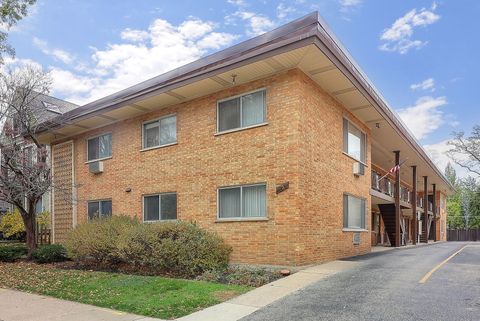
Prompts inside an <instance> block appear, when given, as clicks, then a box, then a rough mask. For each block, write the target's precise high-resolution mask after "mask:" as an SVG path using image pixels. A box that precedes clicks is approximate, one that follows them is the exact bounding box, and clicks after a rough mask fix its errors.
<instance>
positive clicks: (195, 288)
mask: <svg viewBox="0 0 480 321" xmlns="http://www.w3.org/2000/svg"><path fill="white" fill-rule="evenodd" d="M0 287H4V288H11V289H17V290H21V291H27V292H32V293H38V294H44V295H48V296H53V297H56V298H61V299H66V300H72V301H78V302H82V303H87V304H93V305H96V306H100V307H106V308H111V309H116V310H121V311H125V312H130V313H135V314H140V315H145V316H151V317H157V318H163V319H170V318H178V317H180V316H184V315H187V314H190V313H192V312H195V311H197V310H200V309H203V308H206V307H208V306H210V305H213V304H217V303H220V302H222V301H225V300H227V299H229V298H231V297H234V296H236V295H238V294H241V293H244V292H246V291H248V290H250V289H251V288H249V287H243V286H235V285H224V284H218V283H209V282H199V281H190V280H180V279H169V278H163V277H157V276H138V275H126V274H119V273H106V272H93V271H80V270H63V269H57V268H54V267H53V266H51V265H38V264H33V263H0Z"/></svg>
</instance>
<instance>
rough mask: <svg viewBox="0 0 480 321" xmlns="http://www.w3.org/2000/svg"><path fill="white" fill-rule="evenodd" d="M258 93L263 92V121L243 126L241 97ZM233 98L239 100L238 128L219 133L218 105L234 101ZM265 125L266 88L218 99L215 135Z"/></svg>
mask: <svg viewBox="0 0 480 321" xmlns="http://www.w3.org/2000/svg"><path fill="white" fill-rule="evenodd" d="M260 91H263V92H264V94H263V121H262V122H260V123H258V124H253V125H249V126H243V119H242V114H243V113H242V97H243V96H246V95H250V94H254V93H257V92H260ZM235 98H240V127H237V128H232V129H226V130H222V131H220V118H219V117H218V115H219V108H220V103H222V102H225V101H229V100H232V99H235ZM266 124H267V89H266V88H259V89H255V90H252V91H249V92H245V93H241V94H239V95H235V96H230V97H227V98H223V99H220V100H218V101H217V128H216V129H217V130H216V133H217V134H222V133H229V132H235V131H239V130H242V129H248V128H255V127H260V126H263V125H266Z"/></svg>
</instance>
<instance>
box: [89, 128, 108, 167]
mask: <svg viewBox="0 0 480 321" xmlns="http://www.w3.org/2000/svg"><path fill="white" fill-rule="evenodd" d="M107 135H110V144H111V145H112V146H110V152H111V154H110V156H107V157H102V158H97V159H88V141H90V140H92V139H94V138H98V137H102V136H107ZM86 142H87V144H86V147H87V150H86V154H87V161H86V162H85V164H88V163H91V162H96V161H100V160H104V159H108V158H112V155H113V134H112V132H111V131H109V132H104V133H102V134H99V135H95V136H90V137H87V138H86Z"/></svg>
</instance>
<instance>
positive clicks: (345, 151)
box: [342, 116, 368, 166]
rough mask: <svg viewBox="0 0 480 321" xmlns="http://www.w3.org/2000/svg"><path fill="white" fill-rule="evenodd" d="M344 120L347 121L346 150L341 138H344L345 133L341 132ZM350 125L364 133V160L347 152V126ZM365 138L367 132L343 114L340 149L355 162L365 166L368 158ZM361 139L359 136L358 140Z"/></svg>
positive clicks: (366, 137)
mask: <svg viewBox="0 0 480 321" xmlns="http://www.w3.org/2000/svg"><path fill="white" fill-rule="evenodd" d="M345 120H346V121H347V124H348V126H347V142H346V144H347V150H345V148H344V147H345V142H344V141H343V140H344V139H345V133H344V132H343V130H344V128H343V123H344V121H345ZM350 126H353V127H355V128H356V129H357V130H358V131H359V132H361V133H362V134H363V135H365V142H364V146H363V148H364V150H365V151H364V154H365V159H364V160H361V159H358V158H357V157H355V156H354V155H351V154H349V153H348V128H349V127H350ZM367 139H368V135H367V133H366V132H365V131H364V130H363V129H361V128H359V127H358V126H357V125H355V123H354V122H352V121H351V120H350V119H349V118H348V117H345V116H344V117H343V118H342V151H343V153H344V154H345V155H347V156H348V157H351V158H353V159H354V160H356V161H357V162H360V163H362V164H363V165H365V166H367V158H368V157H367V146H368V143H367ZM361 140H362V139H361V138H360V141H361Z"/></svg>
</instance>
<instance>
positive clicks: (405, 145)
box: [39, 12, 453, 193]
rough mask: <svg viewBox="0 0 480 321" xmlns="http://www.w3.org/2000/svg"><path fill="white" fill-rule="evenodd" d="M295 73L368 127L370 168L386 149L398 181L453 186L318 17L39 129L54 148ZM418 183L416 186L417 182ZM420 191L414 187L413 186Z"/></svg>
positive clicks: (386, 163) (385, 162) (386, 161)
mask: <svg viewBox="0 0 480 321" xmlns="http://www.w3.org/2000/svg"><path fill="white" fill-rule="evenodd" d="M293 68H298V69H300V70H302V71H303V72H304V73H305V74H306V75H308V76H309V77H310V78H311V79H312V80H314V81H315V82H316V83H317V84H319V86H321V87H322V88H323V89H324V90H325V91H326V92H328V93H329V94H330V95H332V96H333V97H334V98H335V99H336V100H337V101H339V102H340V103H341V104H342V105H343V106H345V108H347V109H348V110H349V111H350V112H352V113H353V114H354V115H355V116H356V117H358V118H359V119H360V120H362V121H363V122H364V123H366V124H367V126H369V127H370V128H371V131H372V162H373V163H375V164H377V165H379V166H381V167H383V168H386V169H389V168H391V167H392V166H393V151H394V150H399V151H401V158H402V159H405V158H408V160H407V161H406V163H405V165H403V166H402V176H403V178H406V180H407V181H409V180H410V181H411V175H410V174H409V173H410V171H409V166H413V165H416V166H417V172H418V173H419V174H420V175H421V176H429V183H430V184H436V185H437V190H440V191H443V192H445V193H450V192H451V191H452V190H453V187H452V186H451V185H450V184H449V182H448V181H447V180H446V178H445V177H444V176H443V174H442V172H441V171H440V170H439V169H438V168H437V167H436V166H435V164H434V163H433V162H432V160H431V159H430V158H429V157H428V155H427V153H426V152H425V150H424V149H423V148H422V147H421V145H420V144H419V143H418V142H417V141H416V139H415V138H414V137H413V135H412V134H411V133H410V132H409V130H408V129H407V128H406V126H405V125H404V124H403V123H402V121H401V120H400V118H399V117H398V116H397V115H396V114H395V112H394V111H393V110H392V109H391V108H390V107H389V106H388V105H387V103H386V102H385V100H384V99H383V98H382V97H381V95H380V94H379V92H378V91H377V90H376V89H375V87H374V86H373V85H372V84H371V82H370V81H369V80H368V78H367V77H366V76H365V75H364V73H363V72H362V71H361V70H360V68H359V67H358V66H357V64H356V63H355V62H354V60H353V59H352V58H351V57H350V56H349V54H348V53H347V51H346V50H345V49H344V48H343V47H342V46H341V44H340V42H339V41H338V40H337V39H336V38H335V36H334V35H333V33H332V32H330V30H329V28H328V27H327V25H326V23H325V22H324V21H323V20H322V19H321V18H320V17H319V15H318V13H317V12H315V13H312V14H309V15H307V16H305V17H303V18H300V19H298V20H296V21H293V22H291V23H289V24H286V25H284V26H282V27H280V28H278V29H275V30H273V31H271V32H268V33H266V34H263V35H261V36H259V37H256V38H253V39H250V40H247V41H245V42H242V43H240V44H237V45H235V46H233V47H230V48H228V49H225V50H222V51H220V52H217V53H215V54H213V55H210V56H207V57H204V58H202V59H199V60H197V61H195V62H192V63H190V64H187V65H185V66H182V67H180V68H177V69H174V70H172V71H170V72H167V73H165V74H162V75H160V76H157V77H155V78H152V79H149V80H147V81H144V82H142V83H139V84H137V85H134V86H132V87H129V88H127V89H125V90H122V91H120V92H117V93H114V94H112V95H109V96H107V97H104V98H101V99H99V100H96V101H94V102H92V103H89V104H86V105H84V106H81V107H79V108H76V109H74V110H72V111H70V112H67V113H65V114H63V115H61V116H59V117H57V118H55V119H53V120H51V121H49V122H48V123H44V124H43V125H42V126H41V129H40V131H39V135H40V139H41V140H42V141H43V142H54V141H58V140H63V139H66V138H67V137H70V136H74V135H77V134H80V133H82V132H85V131H89V130H92V129H94V128H98V127H103V126H106V125H109V124H112V123H115V122H118V121H121V120H124V119H128V118H131V117H135V116H138V115H141V114H144V113H149V112H152V111H155V110H158V109H161V108H164V107H167V106H170V105H174V104H178V103H181V102H185V101H188V100H191V99H195V98H198V97H201V96H206V95H209V94H212V93H214V92H218V91H221V90H223V89H226V88H229V87H231V86H233V85H232V78H231V76H232V75H233V74H235V75H236V82H235V85H240V84H242V83H247V82H250V81H252V80H255V79H260V78H265V77H268V76H270V75H273V74H276V73H279V72H282V71H286V70H289V69H293ZM419 183H420V182H419ZM418 186H419V190H422V186H423V185H422V184H418Z"/></svg>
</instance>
